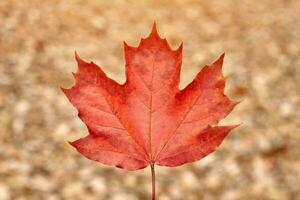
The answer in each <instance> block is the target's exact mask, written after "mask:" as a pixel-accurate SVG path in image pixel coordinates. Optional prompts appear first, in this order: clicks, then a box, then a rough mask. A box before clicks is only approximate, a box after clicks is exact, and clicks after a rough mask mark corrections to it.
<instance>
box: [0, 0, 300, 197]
mask: <svg viewBox="0 0 300 200" xmlns="http://www.w3.org/2000/svg"><path fill="white" fill-rule="evenodd" d="M297 13H298V15H297ZM299 13H300V1H298V0H271V1H268V0H266V1H261V0H252V1H240V0H226V1H225V0H224V1H221V0H209V1H205V0H203V1H196V0H190V1H187V0H186V1H185V0H177V1H171V0H165V1H134V0H128V1H123V0H118V1H113V0H112V1H108V0H107V1H96V0H76V1H75V0H70V1H59V0H24V1H23V0H22V1H21V0H1V1H0V199H1V200H10V199H11V200H27V199H28V200H40V199H41V200H60V199H67V200H68V199H70V200H100V199H109V200H124V199H125V200H140V199H149V196H150V193H151V186H150V184H151V179H150V169H149V168H146V169H144V170H140V171H136V172H126V171H123V170H120V169H116V168H114V167H109V166H104V165H101V164H98V163H96V162H93V161H90V160H87V159H85V158H84V157H83V156H81V155H79V154H78V153H77V152H76V151H75V150H74V149H73V148H72V147H71V146H70V145H68V143H67V141H73V140H75V139H78V138H79V137H83V136H84V135H86V133H87V130H86V128H85V126H84V124H83V123H82V122H81V121H80V119H79V118H78V117H77V116H76V111H75V109H74V108H73V107H72V106H71V104H70V103H69V102H68V100H67V98H66V97H65V96H64V95H63V93H62V92H61V91H60V90H59V86H64V87H69V86H71V85H72V84H73V80H72V76H71V72H72V71H75V70H76V63H75V59H74V51H75V50H77V51H78V53H79V54H80V55H81V57H82V58H83V59H85V60H87V61H91V60H93V61H95V62H96V63H97V64H98V65H100V66H101V67H103V69H104V70H105V71H106V73H107V74H108V75H109V76H110V77H112V78H114V79H116V80H118V81H119V82H123V81H124V79H125V76H124V59H123V43H122V42H123V40H125V41H127V42H128V43H129V44H130V45H134V46H136V45H137V44H138V43H139V40H140V38H141V37H145V36H147V35H148V34H149V32H150V29H151V26H152V24H153V22H154V20H155V21H156V22H157V26H158V31H159V33H160V35H161V36H162V37H166V38H167V39H168V41H169V42H170V44H171V46H172V47H173V48H176V47H177V46H178V45H179V44H180V42H181V41H183V42H184V49H183V51H184V54H183V69H182V74H181V80H182V82H181V87H184V86H185V85H186V84H187V83H188V82H190V81H191V80H192V79H193V77H194V76H195V75H196V73H197V72H198V71H199V70H200V69H201V67H202V66H203V65H205V64H209V63H211V62H213V61H214V60H215V59H216V58H217V57H218V56H219V55H220V54H221V53H222V52H226V56H225V63H224V73H225V75H226V77H227V80H228V82H227V87H226V93H227V94H228V95H229V96H230V97H232V98H233V99H235V100H243V102H242V103H241V104H240V105H239V106H238V107H237V108H236V109H235V110H234V112H232V114H230V115H229V116H228V118H227V119H226V120H224V121H222V123H224V124H225V123H226V124H235V123H240V122H242V123H243V124H242V126H240V127H239V128H238V129H236V130H234V131H233V133H232V134H231V135H230V136H229V137H228V138H227V139H226V140H225V141H224V143H223V144H222V145H221V147H220V148H219V149H218V150H217V151H216V152H215V153H213V154H211V155H209V156H208V157H206V158H204V159H203V160H201V161H198V162H196V163H193V164H188V165H184V166H182V167H177V168H163V167H157V169H156V171H157V187H158V188H157V189H158V197H159V198H158V199H159V200H200V199H203V200H296V199H300V187H299V186H300V156H299V155H300V135H299V134H300V66H299V64H300V58H299V52H300V40H299V35H300V23H299Z"/></svg>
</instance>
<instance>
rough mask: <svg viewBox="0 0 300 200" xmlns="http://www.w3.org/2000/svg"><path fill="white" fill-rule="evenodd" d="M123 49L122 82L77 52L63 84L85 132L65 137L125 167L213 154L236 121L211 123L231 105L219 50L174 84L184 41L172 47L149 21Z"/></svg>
mask: <svg viewBox="0 0 300 200" xmlns="http://www.w3.org/2000/svg"><path fill="white" fill-rule="evenodd" d="M124 49H125V59H126V82H125V83H124V84H122V85H121V84H118V83H117V82H115V81H114V80H112V79H110V78H108V77H107V76H106V75H105V73H104V72H103V71H102V70H101V68H100V67H98V66H97V65H96V64H94V63H93V62H91V63H87V62H85V61H83V60H81V59H80V58H79V56H78V55H77V54H76V60H77V63H78V71H77V72H76V73H75V74H74V77H75V81H76V84H75V85H74V86H73V87H72V88H71V89H63V91H64V93H65V94H66V96H67V97H68V98H69V100H70V102H71V103H72V104H73V105H74V106H75V107H76V108H77V110H78V116H79V117H80V118H81V119H82V121H83V122H84V123H85V124H86V126H87V128H88V130H89V134H88V135H87V136H86V137H84V138H81V139H79V140H76V141H74V142H72V143H71V144H72V145H73V146H74V147H75V148H76V149H77V150H78V151H79V152H80V153H81V154H83V155H84V156H85V157H87V158H88V159H91V160H95V161H99V162H101V163H103V164H108V165H114V166H116V167H119V168H123V169H127V170H137V169H142V168H145V167H146V166H148V165H149V164H157V165H163V166H171V167H174V166H178V165H182V164H185V163H189V162H193V161H197V160H199V159H201V158H203V157H204V156H206V155H208V154H209V153H211V152H213V151H214V150H215V149H216V148H217V147H218V146H219V145H220V144H221V142H222V141H223V139H224V138H225V137H226V136H227V135H228V133H229V132H230V131H231V130H232V129H233V128H234V127H236V126H217V124H218V122H219V120H221V119H222V118H224V117H225V116H226V115H227V114H228V113H229V112H230V111H231V110H232V109H233V108H234V106H235V105H236V104H237V103H236V102H233V101H231V100H230V99H229V98H228V97H227V96H226V95H224V87H225V80H224V77H223V75H222V64H223V58H224V54H223V55H221V56H220V57H219V58H218V59H217V60H216V61H215V62H214V63H213V64H211V65H206V66H205V67H204V68H203V69H202V70H201V71H200V72H199V73H198V74H197V76H196V77H195V79H194V80H193V81H192V82H191V83H190V84H189V85H187V86H186V87H185V88H184V89H183V90H179V88H178V84H179V76H180V68H181V62H182V45H180V47H179V48H178V49H176V50H172V49H171V48H170V47H169V45H168V43H167V41H166V40H165V39H161V38H160V37H159V35H158V33H157V30H156V26H155V25H154V26H153V29H152V32H151V34H150V35H149V36H148V37H147V38H146V39H142V40H141V42H140V44H139V46H138V47H131V46H128V45H127V44H126V43H124Z"/></svg>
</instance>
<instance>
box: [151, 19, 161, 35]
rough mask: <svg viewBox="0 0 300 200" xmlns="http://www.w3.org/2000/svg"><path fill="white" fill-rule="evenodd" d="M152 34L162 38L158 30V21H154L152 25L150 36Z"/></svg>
mask: <svg viewBox="0 0 300 200" xmlns="http://www.w3.org/2000/svg"><path fill="white" fill-rule="evenodd" d="M151 36H153V37H157V38H160V36H159V34H158V31H157V26H156V22H154V23H153V25H152V30H151V33H150V37H151Z"/></svg>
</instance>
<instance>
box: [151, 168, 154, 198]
mask: <svg viewBox="0 0 300 200" xmlns="http://www.w3.org/2000/svg"><path fill="white" fill-rule="evenodd" d="M150 166H151V176H152V200H155V169H154V164H151V165H150Z"/></svg>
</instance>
